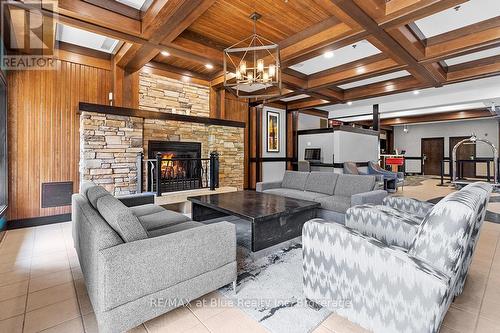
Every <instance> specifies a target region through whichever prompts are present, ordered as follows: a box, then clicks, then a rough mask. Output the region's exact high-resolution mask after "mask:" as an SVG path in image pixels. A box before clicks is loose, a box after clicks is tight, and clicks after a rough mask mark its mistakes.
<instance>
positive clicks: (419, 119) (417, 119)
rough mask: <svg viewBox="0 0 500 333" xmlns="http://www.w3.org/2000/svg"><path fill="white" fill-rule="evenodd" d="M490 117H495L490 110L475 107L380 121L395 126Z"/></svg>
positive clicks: (381, 123)
mask: <svg viewBox="0 0 500 333" xmlns="http://www.w3.org/2000/svg"><path fill="white" fill-rule="evenodd" d="M488 117H493V115H492V114H491V112H490V111H488V110H486V109H475V110H464V111H455V112H443V113H435V114H427V115H421V116H409V117H398V118H387V119H382V120H381V121H380V125H382V126H395V125H405V124H415V123H425V122H436V121H452V120H464V119H476V118H488Z"/></svg>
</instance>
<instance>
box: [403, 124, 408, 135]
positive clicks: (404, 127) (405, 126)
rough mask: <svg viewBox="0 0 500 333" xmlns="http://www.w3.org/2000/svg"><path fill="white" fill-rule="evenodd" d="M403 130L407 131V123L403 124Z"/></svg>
mask: <svg viewBox="0 0 500 333" xmlns="http://www.w3.org/2000/svg"><path fill="white" fill-rule="evenodd" d="M403 132H405V133H408V125H403Z"/></svg>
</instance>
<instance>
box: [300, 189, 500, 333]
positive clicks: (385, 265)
mask: <svg viewBox="0 0 500 333" xmlns="http://www.w3.org/2000/svg"><path fill="white" fill-rule="evenodd" d="M483 184H484V183H483ZM488 186H489V185H488ZM490 193H491V186H489V188H488V187H487V186H483V185H479V186H478V185H475V186H469V187H466V188H464V189H463V190H461V191H458V192H454V193H452V194H450V195H448V196H447V197H446V198H444V199H443V200H441V201H440V202H439V203H438V204H436V205H435V206H434V207H432V209H431V210H430V211H429V212H428V214H427V215H426V216H425V217H424V218H423V220H422V222H421V223H420V224H418V225H417V227H416V233H415V236H414V238H413V240H412V242H411V244H410V245H409V246H408V247H407V248H402V247H399V246H391V245H388V244H387V243H386V242H384V241H381V240H378V239H376V238H374V237H370V236H369V235H367V234H366V233H362V232H361V231H358V230H356V229H354V228H350V227H348V226H342V225H339V224H336V223H332V222H327V221H325V220H321V219H314V220H311V221H308V222H307V223H306V224H305V225H304V228H303V235H302V242H303V275H304V276H303V281H304V293H305V297H306V298H307V299H309V300H311V301H313V302H315V303H318V304H319V305H323V306H326V307H327V308H329V309H331V310H332V311H334V312H336V313H338V314H339V315H342V316H344V317H346V318H348V319H349V320H351V321H352V322H355V323H357V324H359V325H361V326H362V327H364V328H366V329H369V330H371V331H373V332H375V333H379V332H380V333H382V332H383V333H403V332H405V333H427V332H428V333H434V332H438V331H439V328H440V325H441V322H442V320H443V318H444V316H445V314H446V312H447V310H448V307H449V305H450V304H451V302H452V301H453V298H454V296H455V295H456V294H457V291H458V290H460V289H461V286H462V284H463V280H464V274H465V275H466V273H467V270H468V265H469V264H470V262H468V261H469V258H472V252H473V250H474V245H473V244H472V243H475V237H477V231H476V229H477V224H478V222H479V221H480V220H481V215H482V214H483V211H485V206H486V204H487V202H488V199H489V196H490ZM483 219H484V217H483ZM338 304H344V305H346V304H347V305H348V306H344V307H338V306H337V305H338Z"/></svg>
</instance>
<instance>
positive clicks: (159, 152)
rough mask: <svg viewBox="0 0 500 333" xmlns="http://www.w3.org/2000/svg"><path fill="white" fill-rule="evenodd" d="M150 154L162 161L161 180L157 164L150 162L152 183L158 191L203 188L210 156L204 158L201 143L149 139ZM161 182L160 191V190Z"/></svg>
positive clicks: (150, 182)
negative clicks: (158, 179) (158, 188)
mask: <svg viewBox="0 0 500 333" xmlns="http://www.w3.org/2000/svg"><path fill="white" fill-rule="evenodd" d="M148 158H149V160H156V161H161V162H160V168H161V171H160V173H159V174H160V181H159V182H158V181H157V179H156V178H157V175H158V170H155V168H156V167H157V164H149V165H148V183H149V184H151V185H152V187H153V190H154V191H155V192H174V191H184V190H192V189H198V188H203V187H206V186H205V183H206V181H205V179H207V177H208V174H207V172H208V159H202V158H201V143H199V142H177V141H149V142H148ZM158 184H159V185H160V191H158V190H157V188H156V187H157V186H158Z"/></svg>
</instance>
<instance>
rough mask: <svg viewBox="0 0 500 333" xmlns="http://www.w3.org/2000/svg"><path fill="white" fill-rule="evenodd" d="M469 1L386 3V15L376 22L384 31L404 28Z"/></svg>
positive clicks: (397, 1)
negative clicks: (392, 28)
mask: <svg viewBox="0 0 500 333" xmlns="http://www.w3.org/2000/svg"><path fill="white" fill-rule="evenodd" d="M467 1H469V0H420V1H408V0H392V1H388V2H387V3H386V9H385V15H384V16H383V17H381V18H380V19H378V20H376V21H377V23H378V24H379V25H380V26H381V27H382V28H384V29H387V28H391V27H396V26H402V25H405V24H408V23H410V22H415V21H416V20H419V19H421V18H424V17H427V16H430V15H432V14H435V13H437V12H441V11H443V10H446V9H449V8H453V7H455V6H458V5H460V4H462V3H464V2H467Z"/></svg>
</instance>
